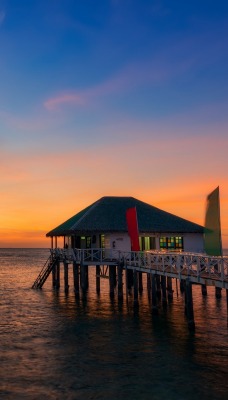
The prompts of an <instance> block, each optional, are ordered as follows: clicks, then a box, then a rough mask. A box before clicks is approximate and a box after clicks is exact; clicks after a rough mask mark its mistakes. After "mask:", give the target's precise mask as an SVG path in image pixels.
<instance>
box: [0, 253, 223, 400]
mask: <svg viewBox="0 0 228 400" xmlns="http://www.w3.org/2000/svg"><path fill="white" fill-rule="evenodd" d="M48 255H49V252H48V250H47V249H0V296H1V297H0V308H1V314H0V358H1V363H0V398H1V399H9V400H11V399H12V400H20V399H25V400H27V399H28V400H30V399H31V400H36V399H37V400H39V399H56V400H57V399H64V400H65V399H66V400H73V399H75V400H85V399H86V400H89V399H104V400H117V399H120V400H122V399H124V400H128V399H131V400H137V399H140V400H141V399H142V400H147V399H148V400H149V399H150V400H151V399H152V400H162V399H168V400H172V399H174V400H190V399H191V400H192V399H194V400H197V399H200V400H203V399H207V400H210V399H211V400H225V399H227V398H228V343H227V339H228V330H227V310H226V295H225V291H224V290H223V292H222V294H223V296H222V299H221V300H216V298H215V296H214V289H213V288H210V289H209V290H208V296H207V297H206V298H203V297H202V295H201V291H200V288H199V287H198V286H194V288H193V295H194V313H195V323H196V331H195V333H190V332H189V331H188V328H187V323H186V319H185V316H184V300H183V296H182V295H181V294H180V291H179V290H178V291H177V290H176V282H174V283H173V285H174V299H173V302H172V303H171V304H168V307H167V309H166V310H165V309H163V308H162V305H160V307H159V315H158V316H153V315H152V314H151V304H150V302H149V300H148V295H147V290H146V286H145V287H144V291H143V294H142V296H141V297H140V299H139V307H138V308H134V305H133V301H132V298H131V297H130V298H129V299H128V302H127V301H126V298H124V301H123V304H122V305H121V304H118V300H117V297H115V299H114V300H111V299H110V298H109V292H108V281H107V280H102V281H101V294H100V296H99V297H98V296H97V295H96V291H95V282H94V276H95V271H94V269H93V268H92V269H91V271H90V286H89V291H88V295H87V298H84V299H82V298H80V300H77V299H76V298H75V295H74V291H73V286H72V282H71V281H70V290H69V293H68V295H66V294H65V293H64V290H63V287H61V288H60V291H59V292H55V291H53V289H52V287H51V278H49V279H48V281H47V282H46V283H45V285H44V287H43V290H32V289H31V286H32V284H33V281H34V280H35V278H36V276H37V275H38V273H39V271H40V269H41V267H42V266H43V264H44V262H45V261H46V259H47V257H48ZM69 275H70V276H71V271H70V273H69Z"/></svg>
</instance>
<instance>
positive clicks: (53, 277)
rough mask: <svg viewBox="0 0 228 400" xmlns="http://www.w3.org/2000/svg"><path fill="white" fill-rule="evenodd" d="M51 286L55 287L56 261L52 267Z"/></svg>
mask: <svg viewBox="0 0 228 400" xmlns="http://www.w3.org/2000/svg"><path fill="white" fill-rule="evenodd" d="M52 286H53V288H55V287H56V263H55V265H54V266H53V268H52Z"/></svg>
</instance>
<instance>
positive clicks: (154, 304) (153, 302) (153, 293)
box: [151, 275, 158, 314]
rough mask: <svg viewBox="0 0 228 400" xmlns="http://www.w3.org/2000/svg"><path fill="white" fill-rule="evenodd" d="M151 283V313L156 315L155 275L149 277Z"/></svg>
mask: <svg viewBox="0 0 228 400" xmlns="http://www.w3.org/2000/svg"><path fill="white" fill-rule="evenodd" d="M151 281H152V313H153V314H158V306H157V278H156V275H151Z"/></svg>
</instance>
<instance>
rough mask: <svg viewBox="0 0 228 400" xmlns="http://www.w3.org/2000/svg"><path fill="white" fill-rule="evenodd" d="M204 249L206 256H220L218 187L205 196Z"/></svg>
mask: <svg viewBox="0 0 228 400" xmlns="http://www.w3.org/2000/svg"><path fill="white" fill-rule="evenodd" d="M204 248H205V252H206V253H207V254H208V255H213V256H222V239H221V223H220V201H219V186H218V187H217V188H216V189H215V190H213V192H211V193H210V194H209V195H208V196H207V205H206V216H205V234H204Z"/></svg>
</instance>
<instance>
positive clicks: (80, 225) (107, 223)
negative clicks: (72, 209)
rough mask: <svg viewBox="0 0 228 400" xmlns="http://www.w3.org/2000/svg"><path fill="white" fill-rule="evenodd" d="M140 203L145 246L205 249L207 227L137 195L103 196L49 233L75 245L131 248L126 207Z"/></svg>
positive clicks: (53, 238)
mask: <svg viewBox="0 0 228 400" xmlns="http://www.w3.org/2000/svg"><path fill="white" fill-rule="evenodd" d="M131 207H136V210H137V218H138V229H139V241H140V249H141V250H161V249H162V250H169V251H182V250H183V251H189V252H203V251H204V245H203V234H204V228H203V227H202V226H200V225H197V224H195V223H193V222H190V221H187V220H186V219H183V218H180V217H178V216H176V215H173V214H170V213H168V212H165V211H163V210H160V209H159V208H156V207H153V206H151V205H149V204H147V203H144V202H142V201H140V200H137V199H135V198H133V197H102V198H101V199H99V200H97V201H96V202H95V203H93V204H91V205H90V206H88V207H87V208H85V209H84V210H82V211H80V212H79V213H78V214H76V215H74V216H73V217H71V218H70V219H68V220H67V221H65V222H63V223H62V224H61V225H59V226H58V227H56V228H55V229H53V230H52V231H50V232H48V233H47V236H48V237H51V241H52V246H51V247H58V239H59V238H62V239H63V243H64V245H66V244H67V245H68V246H69V247H72V248H79V249H86V248H87V249H89V248H114V249H115V250H120V251H129V250H131V242H130V237H129V235H128V229H127V221H126V211H127V209H129V208H131Z"/></svg>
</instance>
